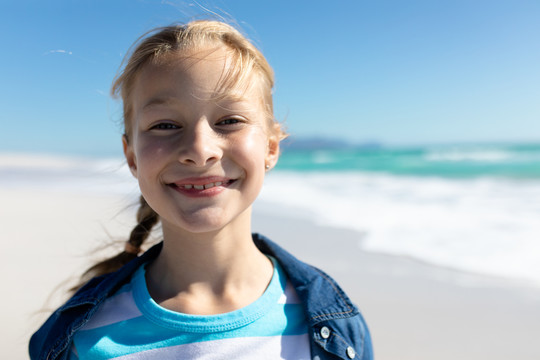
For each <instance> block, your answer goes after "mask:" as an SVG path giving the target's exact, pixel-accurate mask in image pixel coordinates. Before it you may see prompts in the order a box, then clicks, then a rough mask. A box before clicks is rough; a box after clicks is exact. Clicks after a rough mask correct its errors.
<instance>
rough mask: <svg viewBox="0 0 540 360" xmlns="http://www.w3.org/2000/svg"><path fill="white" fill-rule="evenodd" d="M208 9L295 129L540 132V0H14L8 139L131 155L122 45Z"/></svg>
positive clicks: (306, 132) (3, 135) (7, 19)
mask: <svg viewBox="0 0 540 360" xmlns="http://www.w3.org/2000/svg"><path fill="white" fill-rule="evenodd" d="M205 9H208V10H205ZM210 11H211V12H214V13H216V14H218V15H219V16H223V17H225V18H227V19H228V20H233V21H235V22H236V23H237V24H238V25H239V26H240V28H241V30H242V31H243V32H244V33H246V34H247V35H248V37H250V38H251V39H253V41H254V42H255V43H256V44H257V45H258V46H259V47H260V48H261V49H262V51H263V52H264V53H265V55H266V56H267V58H268V60H269V61H270V63H271V65H272V66H273V67H274V70H275V72H276V89H275V108H276V116H277V117H278V118H279V119H286V124H287V127H288V129H289V131H290V132H291V133H292V134H293V135H296V136H317V135H319V136H320V135H324V136H330V137H342V138H345V139H348V140H351V141H358V142H363V141H380V142H382V143H384V144H389V145H403V144H405V145H410V144H426V143H429V144H432V143H441V142H442V143H453V142H471V141H473V142H474V141H482V142H490V141H512V142H514V141H540V42H539V41H538V36H539V34H540V1H537V0H529V1H525V0H506V1H500V0H446V1H442V0H409V1H402V0H370V1H367V0H347V1H318V0H311V1H290V0H288V1H285V0H271V1H270V0H259V1H253V0H230V1H223V0H215V1H200V2H198V3H195V2H192V1H174V0H170V1H160V0H146V1H142V0H141V1H137V0H131V1H126V0H121V1H114V0H108V1H106V0H69V1H68V0H48V1H37V0H33V1H25V0H7V1H2V2H1V4H0V34H1V35H0V37H1V40H2V47H3V50H2V56H1V57H0V79H1V83H0V84H1V85H0V109H1V115H0V116H1V117H0V121H1V125H2V126H1V130H0V151H3V152H5V151H24V152H48V153H72V154H93V155H101V156H111V155H112V156H116V155H120V154H121V146H120V134H121V129H120V126H119V122H120V119H121V114H120V112H119V104H118V103H117V102H116V101H115V100H112V99H111V98H110V97H109V95H108V93H109V87H110V83H111V81H112V79H113V77H114V75H115V73H116V71H117V69H118V66H119V65H120V62H121V60H122V57H123V55H124V54H125V53H126V51H127V49H128V48H129V46H130V45H131V44H132V42H133V41H134V40H135V39H136V38H137V37H138V36H139V35H141V34H142V33H143V32H145V31H147V30H149V29H151V28H153V27H156V26H160V25H166V24H170V23H172V22H178V21H179V22H182V21H186V20H189V19H192V18H201V17H203V18H204V17H214V18H215V17H216V16H215V15H212V14H211V13H210Z"/></svg>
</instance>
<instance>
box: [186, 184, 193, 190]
mask: <svg viewBox="0 0 540 360" xmlns="http://www.w3.org/2000/svg"><path fill="white" fill-rule="evenodd" d="M192 188H193V185H184V189H192Z"/></svg>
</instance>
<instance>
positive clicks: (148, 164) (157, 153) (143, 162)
mask: <svg viewBox="0 0 540 360" xmlns="http://www.w3.org/2000/svg"><path fill="white" fill-rule="evenodd" d="M136 140H137V141H136V142H135V154H136V158H137V166H138V168H139V171H143V172H144V173H148V172H149V173H152V172H153V169H154V168H158V167H159V165H160V164H161V163H162V162H163V161H166V160H167V159H168V157H169V156H170V154H171V144H170V142H166V141H161V140H159V139H153V140H150V139H147V138H144V137H139V138H138V139H136Z"/></svg>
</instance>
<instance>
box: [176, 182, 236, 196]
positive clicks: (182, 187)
mask: <svg viewBox="0 0 540 360" xmlns="http://www.w3.org/2000/svg"><path fill="white" fill-rule="evenodd" d="M234 182H236V179H215V180H214V179H207V180H199V179H197V180H191V181H190V180H184V181H182V182H178V183H172V184H169V186H170V187H171V188H172V189H174V190H176V191H177V192H179V193H181V194H183V195H185V196H188V197H209V196H210V197H211V196H215V195H218V194H220V193H221V192H223V191H224V190H225V189H226V188H228V187H229V186H230V185H231V184H233V183H234Z"/></svg>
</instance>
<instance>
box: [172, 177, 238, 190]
mask: <svg viewBox="0 0 540 360" xmlns="http://www.w3.org/2000/svg"><path fill="white" fill-rule="evenodd" d="M235 181H236V180H232V179H231V180H224V181H216V182H210V183H207V184H183V185H176V184H172V185H174V186H176V187H178V188H179V189H185V190H191V189H195V190H206V189H211V188H213V187H216V186H229V185H230V184H232V183H233V182H235Z"/></svg>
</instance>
